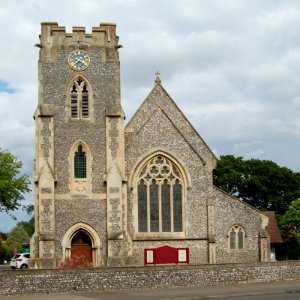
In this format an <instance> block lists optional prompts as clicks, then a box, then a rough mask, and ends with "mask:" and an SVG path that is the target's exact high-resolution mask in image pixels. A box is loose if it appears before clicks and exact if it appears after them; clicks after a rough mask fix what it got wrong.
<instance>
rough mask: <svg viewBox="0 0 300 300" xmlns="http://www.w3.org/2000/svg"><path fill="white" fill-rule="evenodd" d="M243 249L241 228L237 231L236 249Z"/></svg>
mask: <svg viewBox="0 0 300 300" xmlns="http://www.w3.org/2000/svg"><path fill="white" fill-rule="evenodd" d="M243 248H244V232H243V231H242V229H241V228H239V231H238V249H243Z"/></svg>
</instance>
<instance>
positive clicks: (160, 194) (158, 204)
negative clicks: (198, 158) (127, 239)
mask: <svg viewBox="0 0 300 300" xmlns="http://www.w3.org/2000/svg"><path fill="white" fill-rule="evenodd" d="M182 184H183V180H182V176H181V174H180V172H179V170H178V168H177V167H176V166H175V164H174V163H173V162H171V161H170V160H169V159H167V158H166V157H164V156H162V155H157V156H155V157H153V158H152V159H150V160H149V161H148V162H147V163H146V165H145V166H144V167H143V168H142V171H141V172H140V174H139V178H138V187H137V193H138V231H139V232H182V231H183V225H182V223H183V222H182V201H183V188H182Z"/></svg>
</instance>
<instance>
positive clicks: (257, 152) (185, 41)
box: [0, 0, 300, 230]
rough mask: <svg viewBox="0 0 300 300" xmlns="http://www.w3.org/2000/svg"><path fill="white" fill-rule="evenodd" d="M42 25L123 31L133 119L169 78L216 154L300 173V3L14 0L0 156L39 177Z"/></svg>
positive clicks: (5, 31)
mask: <svg viewBox="0 0 300 300" xmlns="http://www.w3.org/2000/svg"><path fill="white" fill-rule="evenodd" d="M41 21H57V22H58V23H59V25H61V26H66V30H67V31H68V32H71V31H72V26H78V25H79V26H85V27H86V29H87V31H88V32H91V29H92V27H93V26H98V25H99V23H100V22H107V21H109V22H115V23H117V32H118V34H119V36H120V44H122V45H123V48H122V49H120V60H121V96H122V104H123V108H124V111H125V113H126V115H127V120H128V119H129V118H130V117H131V116H132V115H133V113H134V112H135V110H136V109H137V108H138V107H139V105H140V104H141V103H142V101H143V100H144V99H145V98H146V96H147V95H148V93H149V92H150V90H151V88H152V87H153V82H154V78H155V75H154V74H155V72H156V71H160V73H161V79H162V84H163V86H164V87H165V88H166V89H167V91H168V93H169V94H170V95H171V97H172V98H173V99H174V101H175V102H176V103H177V104H178V106H179V107H180V109H181V110H182V111H183V112H184V113H185V114H186V116H187V117H188V119H189V120H190V121H191V123H192V124H193V125H194V127H195V128H196V129H197V130H198V131H199V133H200V135H201V136H202V137H203V138H204V139H205V141H206V142H207V144H208V145H209V146H210V147H211V148H212V149H214V153H217V154H218V155H225V154H235V155H240V156H244V157H247V158H251V157H256V158H262V159H271V160H274V161H275V162H277V163H278V164H280V165H283V166H287V167H289V168H291V169H293V170H297V171H299V170H300V160H299V158H298V157H299V153H298V152H299V151H298V149H299V148H300V121H299V111H300V100H299V99H300V94H299V86H300V77H299V76H298V75H299V73H300V27H299V21H300V3H299V1H294V0H286V1H273V0H266V1H259V0H253V1H232V0H222V1H219V0H212V1H198V0H165V1H158V0H139V1H138V0H118V1H109V0H102V1H98V0H86V1H79V0H72V1H71V0H66V1H60V2H57V3H56V5H55V6H54V5H53V1H50V0H46V1H37V0H27V1H17V0H11V1H8V2H6V3H5V5H3V6H2V7H1V10H0V26H1V28H2V29H1V50H0V51H1V52H0V53H1V56H0V107H1V109H0V134H1V139H0V148H2V149H8V150H9V151H11V152H12V153H13V154H14V155H16V156H18V157H19V158H20V159H21V160H22V161H23V162H24V171H25V172H26V173H28V174H30V175H31V174H32V173H33V158H34V122H33V119H32V115H33V112H34V110H35V108H36V105H37V95H38V93H37V61H38V51H39V49H38V48H35V47H34V45H35V44H36V43H38V41H39V38H38V35H39V33H40V23H41ZM9 91H11V93H10V92H9ZM27 197H28V199H29V200H28V201H30V199H32V195H31V194H29V195H28V196H27ZM21 216H22V214H21ZM25 217H26V216H25ZM0 218H1V221H2V217H1V216H0ZM5 222H6V221H5ZM0 230H1V222H0Z"/></svg>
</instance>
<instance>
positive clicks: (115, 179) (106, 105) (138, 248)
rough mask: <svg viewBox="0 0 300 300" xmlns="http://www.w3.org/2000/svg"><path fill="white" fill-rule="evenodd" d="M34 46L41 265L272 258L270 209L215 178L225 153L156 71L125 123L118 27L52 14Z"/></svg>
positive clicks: (34, 244) (36, 251) (35, 241)
mask: <svg viewBox="0 0 300 300" xmlns="http://www.w3.org/2000/svg"><path fill="white" fill-rule="evenodd" d="M36 46H37V47H39V62H38V85H39V86H38V105H37V109H36V111H35V113H34V119H35V128H36V130H35V141H36V142H35V152H36V157H35V166H34V182H35V200H34V201H35V233H34V235H33V237H32V240H31V258H32V259H31V265H32V267H34V268H55V267H56V266H58V265H59V264H60V263H61V262H62V261H64V260H65V259H67V258H72V257H75V256H84V257H85V260H86V261H88V262H90V263H91V264H92V265H93V266H94V267H100V266H142V265H153V264H161V263H178V264H188V263H189V264H215V263H217V264H222V263H239V262H243V263H246V262H258V261H269V258H270V237H269V235H268V233H267V230H266V227H267V225H268V220H269V219H268V216H267V215H266V214H263V213H262V212H260V211H259V210H257V209H255V208H253V207H251V206H250V205H248V204H246V203H244V202H242V201H240V200H238V199H236V198H234V197H232V196H230V195H228V194H226V193H225V192H223V191H221V190H220V189H218V188H216V187H215V186H214V185H213V170H214V168H215V167H216V164H217V158H216V157H215V155H214V154H213V152H212V151H211V150H210V148H209V147H208V146H207V144H206V143H205V141H204V140H203V139H202V138H201V136H200V135H199V134H198V133H197V131H196V130H195V129H194V127H193V126H192V124H191V123H190V122H189V121H188V119H187V118H186V117H185V116H184V115H183V113H182V112H181V110H180V108H179V107H178V106H177V105H176V104H175V102H174V101H173V99H172V98H171V97H170V95H169V94H168V92H167V91H166V90H165V89H164V87H163V85H162V83H161V80H160V78H159V76H158V75H157V77H156V79H155V82H154V86H153V88H152V90H151V91H150V92H149V94H148V96H146V95H145V96H146V99H145V100H144V102H143V103H142V105H141V106H140V107H139V108H138V110H137V111H136V113H135V114H134V115H133V117H132V118H131V120H130V121H129V122H128V123H127V125H126V126H125V125H124V119H125V115H124V112H123V109H122V106H121V95H120V61H119V49H120V48H121V47H122V46H121V45H120V44H119V38H118V36H117V34H116V25H115V24H112V23H101V24H100V26H99V27H93V28H92V33H90V34H87V33H86V32H85V28H84V27H73V30H72V33H66V30H65V27H61V26H58V24H57V23H55V22H45V23H42V24H41V35H40V42H39V44H37V45H36ZM174 253H175V254H174Z"/></svg>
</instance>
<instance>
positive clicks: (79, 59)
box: [76, 57, 87, 65]
mask: <svg viewBox="0 0 300 300" xmlns="http://www.w3.org/2000/svg"><path fill="white" fill-rule="evenodd" d="M76 61H79V62H81V63H82V64H84V65H87V62H86V61H84V60H82V59H81V58H78V57H76Z"/></svg>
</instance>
